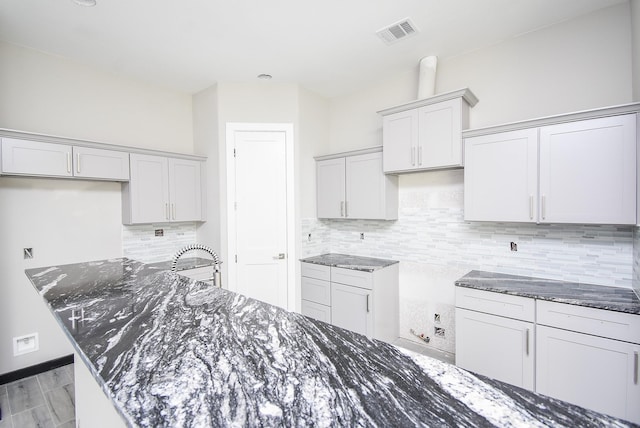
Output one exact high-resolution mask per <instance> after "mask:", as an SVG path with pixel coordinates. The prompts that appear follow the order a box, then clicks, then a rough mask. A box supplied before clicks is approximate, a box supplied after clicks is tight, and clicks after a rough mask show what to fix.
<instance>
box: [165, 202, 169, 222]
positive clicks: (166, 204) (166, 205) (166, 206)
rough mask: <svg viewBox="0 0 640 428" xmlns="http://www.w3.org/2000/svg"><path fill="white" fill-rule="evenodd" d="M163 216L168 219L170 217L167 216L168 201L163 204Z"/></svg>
mask: <svg viewBox="0 0 640 428" xmlns="http://www.w3.org/2000/svg"><path fill="white" fill-rule="evenodd" d="M164 217H165V218H166V219H167V220H170V218H169V204H168V203H165V204H164Z"/></svg>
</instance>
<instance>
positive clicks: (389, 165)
mask: <svg viewBox="0 0 640 428" xmlns="http://www.w3.org/2000/svg"><path fill="white" fill-rule="evenodd" d="M382 146H383V152H384V164H383V166H384V172H396V171H407V170H412V169H415V168H417V167H418V166H417V156H418V153H417V150H418V110H417V109H412V110H407V111H402V112H399V113H393V114H390V115H387V116H384V117H383V118H382Z"/></svg>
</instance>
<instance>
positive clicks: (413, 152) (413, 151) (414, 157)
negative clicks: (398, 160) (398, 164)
mask: <svg viewBox="0 0 640 428" xmlns="http://www.w3.org/2000/svg"><path fill="white" fill-rule="evenodd" d="M415 164H416V148H415V147H411V165H415Z"/></svg>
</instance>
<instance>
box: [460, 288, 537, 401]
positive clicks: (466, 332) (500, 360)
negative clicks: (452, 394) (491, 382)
mask: <svg viewBox="0 0 640 428" xmlns="http://www.w3.org/2000/svg"><path fill="white" fill-rule="evenodd" d="M533 321H534V300H533V299H527V298H524V297H519V296H509V295H505V294H500V293H489V292H486V291H479V290H473V289H467V288H465V289H461V288H458V289H457V290H456V365H458V366H459V367H462V368H464V369H467V370H471V371H473V372H476V373H479V374H482V375H485V376H489V377H492V378H494V379H497V380H500V381H503V382H507V383H509V384H511V385H515V386H519V387H521V388H526V389H529V390H531V391H533V390H534V373H535V372H534V346H533V340H534V329H535V325H534V322H533Z"/></svg>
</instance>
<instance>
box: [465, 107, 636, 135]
mask: <svg viewBox="0 0 640 428" xmlns="http://www.w3.org/2000/svg"><path fill="white" fill-rule="evenodd" d="M639 112H640V102H638V103H630V104H620V105H616V106H610V107H602V108H596V109H591V110H581V111H577V112H571V113H563V114H557V115H553V116H543V117H538V118H534V119H527V120H520V121H517V122H508V123H503V124H498V125H491V126H486V127H483V128H475V129H467V130H464V131H462V138H469V137H479V136H481V135H487V134H496V133H498V132H508V131H517V130H520V129H527V128H537V127H540V126H547V125H556V124H558V123H566V122H575V121H578V120H585V119H596V118H600V117H608V116H618V115H622V114H632V113H639Z"/></svg>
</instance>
